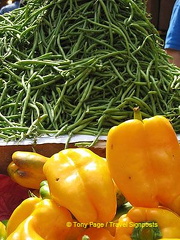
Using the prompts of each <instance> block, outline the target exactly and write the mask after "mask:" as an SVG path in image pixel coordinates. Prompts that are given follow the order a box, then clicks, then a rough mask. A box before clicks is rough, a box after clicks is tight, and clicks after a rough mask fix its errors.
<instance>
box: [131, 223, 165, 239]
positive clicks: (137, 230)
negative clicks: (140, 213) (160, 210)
mask: <svg viewBox="0 0 180 240" xmlns="http://www.w3.org/2000/svg"><path fill="white" fill-rule="evenodd" d="M161 238H162V234H161V231H160V229H159V226H158V224H157V222H141V223H135V226H134V229H133V233H132V235H131V239H132V240H157V239H161Z"/></svg>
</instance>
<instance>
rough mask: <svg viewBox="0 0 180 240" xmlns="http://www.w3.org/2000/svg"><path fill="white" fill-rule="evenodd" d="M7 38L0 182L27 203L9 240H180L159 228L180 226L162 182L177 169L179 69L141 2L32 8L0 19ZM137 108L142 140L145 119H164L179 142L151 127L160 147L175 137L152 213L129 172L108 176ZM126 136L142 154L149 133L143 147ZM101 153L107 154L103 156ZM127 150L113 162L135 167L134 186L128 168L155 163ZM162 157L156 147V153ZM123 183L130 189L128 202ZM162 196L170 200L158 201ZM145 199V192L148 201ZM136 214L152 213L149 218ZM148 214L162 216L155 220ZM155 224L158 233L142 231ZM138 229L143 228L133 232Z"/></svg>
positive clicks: (45, 2) (35, 1) (0, 44)
mask: <svg viewBox="0 0 180 240" xmlns="http://www.w3.org/2000/svg"><path fill="white" fill-rule="evenodd" d="M0 30H1V31H0V60H1V61H0V64H1V69H0V154H1V158H2V160H1V161H0V171H1V172H3V173H5V174H8V175H9V177H10V178H11V180H13V181H14V182H15V183H16V184H19V185H20V186H21V187H22V188H23V189H24V187H25V190H28V194H29V196H27V198H26V199H25V200H24V201H22V199H21V202H20V203H19V205H18V207H17V208H15V210H14V211H12V214H11V216H10V219H9V220H8V223H7V227H5V228H4V226H3V225H2V226H1V225H0V228H1V229H2V233H3V234H4V235H5V234H7V240H20V239H22V240H24V239H41V240H42V239H46V240H57V239H59V236H61V240H63V239H64V240H101V239H104V238H105V239H106V240H108V239H109V240H113V239H114V240H124V239H123V236H125V237H126V239H130V240H132V239H133V240H134V239H144V238H143V237H144V236H145V237H147V238H148V237H152V239H154V240H159V239H163V238H164V239H165V238H171V239H172V238H173V237H174V238H176V239H180V233H179V231H178V230H177V231H176V232H174V233H172V230H171V225H169V222H168V221H167V222H166V223H165V224H164V225H162V221H161V220H162V219H160V218H159V213H160V212H162V211H161V210H160V209H161V208H163V209H164V211H163V213H165V215H166V216H170V217H172V219H175V222H177V225H176V223H173V224H174V225H173V226H172V228H174V226H175V227H176V226H177V228H178V226H179V225H178V224H179V222H180V217H179V215H178V214H179V211H178V209H179V206H178V204H179V201H178V199H179V195H178V194H179V191H178V189H176V187H178V184H176V182H177V181H178V180H177V176H178V175H177V174H176V175H175V174H169V172H168V171H165V170H171V169H174V168H175V167H176V171H178V167H179V165H178V156H179V154H180V146H179V143H178V136H179V135H178V134H179V133H180V131H179V130H180V90H179V89H180V69H179V68H177V67H176V66H174V65H173V64H170V63H169V61H168V60H169V56H168V55H167V54H166V53H165V51H164V50H163V47H162V46H163V42H162V39H161V38H160V36H159V33H158V31H157V30H156V28H155V27H154V26H153V25H152V24H151V23H150V16H149V15H148V14H147V12H146V5H145V1H142V0H87V1H85V0H69V1H67V0H52V1H50V0H28V1H27V2H26V4H25V5H24V6H23V7H21V8H18V9H15V10H13V11H12V12H11V13H6V14H4V15H2V16H0ZM137 106H138V107H139V108H140V110H141V114H142V117H143V119H145V118H146V120H143V121H142V120H138V123H139V124H140V125H141V127H142V128H143V123H142V122H144V121H148V120H149V119H157V118H160V119H165V121H166V122H168V124H169V125H168V126H171V127H170V129H171V133H172V134H169V135H168V134H167V131H165V128H163V126H162V125H161V124H160V125H159V127H157V126H156V127H155V126H154V125H152V126H151V128H150V133H151V132H152V133H154V136H155V137H156V136H158V140H161V138H163V137H164V134H167V135H168V136H167V138H168V137H170V136H172V135H173V138H169V141H167V142H168V144H164V145H163V144H161V149H160V150H161V152H160V155H161V157H162V156H167V149H168V153H169V152H170V153H169V155H170V156H169V155H168V156H169V158H167V157H166V161H165V164H163V163H164V162H163V161H162V162H160V163H161V168H160V170H162V172H161V174H159V178H160V180H159V182H158V183H159V184H160V183H162V184H161V185H160V187H159V190H160V188H161V191H160V192H161V193H163V194H164V195H162V198H159V199H161V200H162V201H158V200H159V199H158V200H157V201H154V202H155V204H156V205H155V206H154V205H153V208H154V209H152V208H151V207H152V205H148V206H144V205H143V204H142V202H143V200H142V201H139V204H137V201H132V199H133V198H135V199H136V196H137V197H138V196H140V195H141V192H138V194H139V195H138V194H137V195H136V188H135V187H134V186H130V185H128V184H127V181H126V180H127V178H126V179H125V178H123V176H124V175H123V174H126V171H124V172H123V170H122V171H117V172H116V174H115V173H114V170H113V169H115V171H116V170H118V168H116V164H117V163H115V164H114V165H113V166H114V167H113V168H112V167H110V164H109V163H114V161H115V160H116V162H118V161H119V159H118V156H116V158H117V159H116V158H115V156H114V155H113V154H112V155H111V154H110V153H111V150H113V151H115V150H116V149H113V148H114V146H116V147H117V148H118V144H119V143H118V141H117V139H118V140H119V139H120V138H121V141H122V142H123V141H124V140H127V142H126V147H127V146H128V136H127V138H126V139H123V138H122V136H121V135H119V136H118V137H117V139H112V141H111V144H109V139H110V134H109V133H110V132H111V131H113V130H112V129H114V127H117V126H118V127H119V126H121V127H122V126H124V124H126V123H127V122H128V123H129V122H131V123H132V122H134V120H133V119H132V118H133V109H134V107H137ZM139 108H138V109H139ZM149 121H150V120H149ZM121 124H122V125H121ZM157 129H158V132H156V130H157ZM168 129H169V128H168ZM129 132H131V134H133V133H134V132H133V131H128V133H129ZM158 133H159V135H158ZM168 133H169V132H168ZM118 134H119V133H118ZM131 134H130V135H129V136H131V137H132V139H135V140H136V141H137V142H136V143H138V141H139V140H141V143H142V142H143V144H145V143H147V142H146V141H143V140H142V139H139V136H140V135H143V134H142V131H137V132H136V138H135V136H134V135H131ZM137 136H138V137H137ZM143 136H144V135H143ZM148 136H149V135H148ZM167 138H166V137H165V138H164V139H163V140H167ZM132 139H131V140H132ZM172 139H173V141H170V140H172ZM100 141H101V142H103V144H102V145H101V146H103V149H102V148H97V146H100V145H98V144H99V142H100ZM167 145H168V146H167ZM131 146H133V144H131V145H130V146H129V147H128V148H127V151H126V155H124V152H123V151H124V150H123V149H121V148H120V147H119V148H118V149H119V151H120V152H118V151H115V155H117V154H119V156H121V155H123V156H125V157H126V159H130V158H131V160H132V162H131V164H132V166H131V167H129V168H128V173H129V175H128V176H130V177H129V178H128V181H129V182H133V179H136V178H135V177H137V179H139V178H138V176H137V175H134V174H137V173H134V169H136V168H135V167H134V168H133V166H136V167H137V169H140V170H141V171H142V172H143V170H144V173H145V174H146V171H145V169H144V168H142V163H143V164H144V165H146V166H149V165H148V164H146V161H147V160H149V159H150V157H149V158H146V157H147V155H148V154H147V151H145V152H146V154H144V155H143V154H142V153H144V151H143V149H137V148H135V147H133V151H132V149H131ZM174 146H175V147H174ZM146 147H147V146H146ZM167 147H168V148H167ZM147 148H148V147H147ZM97 149H98V150H97ZM137 150H138V151H137ZM158 150H159V149H158V147H157V146H156V147H154V145H153V144H152V145H151V151H152V152H154V151H155V152H156V151H158ZM170 150H172V151H170ZM149 151H150V150H149ZM139 153H141V154H140V155H141V157H142V158H140V157H137V155H138V154H139ZM157 155H158V154H157ZM138 156H139V155H138ZM148 156H149V155H148ZM153 156H155V155H153V154H152V156H151V157H153ZM126 159H125V160H126ZM126 162H127V163H128V161H124V163H123V164H122V165H121V166H123V168H122V169H125V170H126V169H127V167H126V166H125V164H126ZM158 163H159V162H158ZM168 163H170V165H168ZM144 165H143V166H144ZM150 166H151V164H150ZM169 166H171V168H169ZM138 167H139V168H138ZM151 167H152V166H151ZM165 167H166V168H165ZM167 168H168V169H167ZM149 169H150V171H152V169H153V168H150V167H149ZM165 173H167V174H168V176H167V174H165ZM164 174H165V175H164ZM148 176H149V175H148ZM126 177H127V176H126ZM168 177H169V178H170V179H169V178H168ZM118 178H119V179H121V180H122V184H123V186H128V187H129V186H130V187H133V191H131V189H128V190H130V191H131V193H132V194H131V195H128V194H126V191H125V190H124V188H123V187H122V185H121V184H119V183H118V180H117V179H118ZM155 178H157V174H156V175H155V174H154V175H153V177H152V178H150V176H149V178H147V179H146V178H144V181H139V182H138V184H139V185H138V187H139V188H141V189H142V190H143V189H146V187H147V186H149V188H151V187H152V186H150V185H151V180H152V182H153V183H154V185H153V188H152V189H150V190H152V192H153V193H154V195H152V194H151V197H152V196H154V198H155V197H156V196H158V197H159V195H158V194H157V192H158V191H157V188H158V186H159V185H158V183H157V180H156V181H155ZM165 178H168V180H171V181H170V183H173V184H174V186H172V185H168V184H167V181H164V179H165ZM157 179H158V178H157ZM148 180H149V181H148ZM116 182H117V183H118V184H116ZM129 182H128V183H129ZM133 183H134V182H133ZM148 184H149V185H148ZM135 186H136V185H135ZM166 187H167V188H168V187H169V188H171V189H170V190H171V191H169V189H168V191H165V192H163V189H165V188H166ZM174 189H175V190H174ZM34 190H36V191H34ZM173 190H174V191H173ZM7 191H8V189H7ZM149 193H151V191H148V193H147V191H144V195H143V194H142V195H143V197H144V199H147V200H148V197H149V195H148V194H149ZM10 194H13V193H12V192H11V193H10ZM168 194H170V198H169V199H170V200H169V201H170V202H168ZM132 195H133V196H132ZM142 195H141V196H142ZM121 196H122V198H121ZM119 199H120V201H119ZM18 200H19V196H18ZM138 200H139V199H138ZM166 200H167V201H166ZM174 200H177V201H174ZM118 201H119V204H118ZM154 202H152V204H153V203H154ZM137 205H138V206H137ZM167 207H171V210H170V208H167ZM107 208H108V209H107ZM146 208H147V209H146ZM139 209H140V210H139ZM138 211H139V212H140V213H144V212H143V211H145V214H144V218H139V212H138ZM151 211H153V212H155V213H157V215H156V216H155V215H154V217H153V219H151V218H150V215H151V213H152V212H151ZM124 213H125V214H126V215H123V214H124ZM146 214H148V217H147V215H146ZM17 216H18V221H17ZM176 219H177V221H176ZM5 220H6V219H5ZM149 220H150V221H151V220H152V221H155V228H154V227H151V226H152V225H149V226H147V225H146V226H145V225H144V224H142V221H145V222H148V223H149ZM122 222H124V223H125V224H126V223H128V224H129V222H130V225H131V226H129V225H128V226H124V225H121V223H122ZM134 224H139V226H140V228H138V232H137V229H136V227H134V226H135V225H134ZM153 226H154V225H153ZM117 229H118V230H117ZM164 229H169V230H168V232H167V231H164ZM5 232H6V233H5ZM125 234H126V235H125ZM4 235H3V236H2V237H3V238H4V239H6V236H4ZM134 236H135V237H134ZM148 239H149V238H148Z"/></svg>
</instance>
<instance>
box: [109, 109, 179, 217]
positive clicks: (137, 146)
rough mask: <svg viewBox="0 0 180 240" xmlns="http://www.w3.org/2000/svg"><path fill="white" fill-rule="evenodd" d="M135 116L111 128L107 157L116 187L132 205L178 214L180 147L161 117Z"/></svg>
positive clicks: (136, 110) (137, 112)
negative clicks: (168, 210)
mask: <svg viewBox="0 0 180 240" xmlns="http://www.w3.org/2000/svg"><path fill="white" fill-rule="evenodd" d="M134 111H135V119H131V120H128V121H125V122H123V123H121V124H119V125H118V126H114V127H112V128H111V129H110V131H109V133H108V136H107V145H106V158H107V161H108V165H109V169H110V172H111V174H112V177H113V179H114V181H115V183H116V184H117V186H118V188H119V189H120V191H121V192H122V194H123V195H124V196H125V198H126V199H127V201H129V202H130V203H131V204H132V205H133V206H136V207H157V206H159V205H162V206H165V207H167V208H170V209H171V210H173V211H175V212H177V213H178V214H180V181H179V172H180V147H179V143H178V139H177V136H176V133H175V131H174V129H173V127H172V125H171V123H170V122H169V120H168V119H166V118H165V117H163V116H154V117H151V118H146V119H144V120H142V118H141V116H140V112H139V109H138V108H136V109H134Z"/></svg>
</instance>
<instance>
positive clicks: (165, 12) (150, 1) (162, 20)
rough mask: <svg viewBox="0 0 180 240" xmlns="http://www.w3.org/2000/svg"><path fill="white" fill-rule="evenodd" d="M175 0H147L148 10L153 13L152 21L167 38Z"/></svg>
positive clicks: (163, 36)
mask: <svg viewBox="0 0 180 240" xmlns="http://www.w3.org/2000/svg"><path fill="white" fill-rule="evenodd" d="M174 3H175V0H147V12H148V13H150V15H151V18H152V20H151V22H152V23H153V24H154V26H155V27H156V29H157V30H158V31H159V33H160V35H161V37H162V38H163V39H165V36H166V33H167V30H168V26H169V21H170V17H171V13H172V8H173V6H174Z"/></svg>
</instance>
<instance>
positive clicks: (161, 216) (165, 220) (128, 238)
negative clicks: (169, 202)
mask: <svg viewBox="0 0 180 240" xmlns="http://www.w3.org/2000/svg"><path fill="white" fill-rule="evenodd" d="M166 238H167V239H169V240H172V239H175V238H176V239H178V238H180V217H179V215H177V214H176V213H174V212H172V211H171V210H169V209H166V208H162V207H158V208H142V207H133V208H131V209H130V210H129V211H128V212H127V213H126V214H124V215H122V216H121V217H120V218H119V221H118V222H117V225H116V234H115V240H132V239H133V240H144V239H146V240H149V239H154V240H157V239H166Z"/></svg>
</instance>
